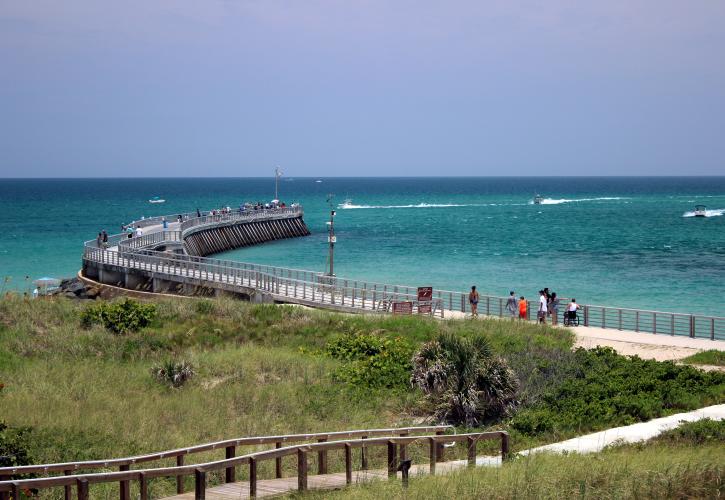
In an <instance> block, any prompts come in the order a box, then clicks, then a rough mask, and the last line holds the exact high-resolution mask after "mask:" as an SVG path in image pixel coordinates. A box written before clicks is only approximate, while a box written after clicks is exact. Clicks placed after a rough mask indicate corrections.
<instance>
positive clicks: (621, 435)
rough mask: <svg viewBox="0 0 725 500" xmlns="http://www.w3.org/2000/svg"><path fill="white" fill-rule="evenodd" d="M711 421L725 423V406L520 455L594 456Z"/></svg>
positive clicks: (646, 423) (711, 407)
mask: <svg viewBox="0 0 725 500" xmlns="http://www.w3.org/2000/svg"><path fill="white" fill-rule="evenodd" d="M705 418H709V419H711V420H725V404H722V405H715V406H708V407H706V408H700V409H699V410H695V411H691V412H687V413H677V414H676V415H670V416H669V417H662V418H655V419H653V420H650V421H649V422H641V423H639V424H633V425H627V426H624V427H615V428H613V429H607V430H606V431H601V432H595V433H594V434H587V435H586V436H580V437H577V438H574V439H569V440H567V441H562V442H560V443H554V444H547V445H544V446H539V447H538V448H532V449H530V450H526V451H522V452H521V453H520V454H521V455H529V454H532V453H540V452H554V453H567V452H568V453H572V452H576V453H594V452H598V451H602V450H603V449H604V448H605V447H606V446H610V445H613V444H617V443H638V442H641V441H647V440H648V439H652V438H653V437H656V436H658V435H659V434H662V433H663V432H665V431H668V430H670V429H674V428H675V427H678V426H679V425H680V422H683V421H684V422H695V421H697V420H702V419H705Z"/></svg>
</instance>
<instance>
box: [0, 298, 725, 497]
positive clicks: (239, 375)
mask: <svg viewBox="0 0 725 500" xmlns="http://www.w3.org/2000/svg"><path fill="white" fill-rule="evenodd" d="M154 304H155V306H156V309H157V313H156V314H155V316H154V318H153V319H152V321H151V324H150V325H149V326H147V327H145V328H142V329H141V330H140V331H138V332H131V333H125V334H113V333H111V332H110V331H108V330H106V329H105V328H104V327H103V326H102V325H97V324H94V325H90V326H88V327H84V326H83V325H82V323H81V313H82V311H83V310H84V308H85V307H87V304H83V303H78V302H74V301H70V300H67V299H63V298H57V299H52V300H23V299H22V298H19V297H14V296H10V297H5V298H3V299H1V300H0V383H1V384H4V386H5V387H4V388H3V390H2V392H0V408H2V410H1V413H0V421H4V422H5V423H6V424H8V425H9V426H11V427H14V428H19V427H24V426H28V427H30V428H31V430H30V432H29V434H28V435H27V443H28V444H27V448H28V450H27V451H28V454H29V457H30V460H31V461H32V462H35V463H47V462H58V461H74V460H86V459H97V458H105V457H120V456H127V455H131V454H138V453H145V452H152V451H159V450H165V449H172V448H176V447H184V446H190V445H192V444H198V443H202V442H209V441H215V440H221V439H226V438H231V437H241V436H254V435H270V434H287V433H298V432H299V433H302V432H322V431H334V430H346V429H355V428H375V427H389V426H402V425H417V424H420V423H421V422H427V420H426V419H425V416H426V415H425V410H426V408H425V406H424V405H423V404H422V400H423V398H422V396H421V394H420V393H419V392H418V391H416V390H413V389H410V388H407V387H395V388H384V387H379V388H376V387H365V388H360V387H355V386H354V385H352V384H349V383H345V382H344V381H341V380H339V378H338V377H336V376H335V374H337V373H339V371H340V368H341V367H342V366H344V363H345V360H342V359H335V358H333V357H332V356H330V355H328V354H326V348H327V346H328V345H329V344H330V343H331V342H334V341H335V340H336V339H339V338H340V337H344V336H349V335H351V334H368V335H379V336H382V337H385V338H399V339H401V341H402V342H404V343H406V344H407V345H409V347H410V348H414V349H417V348H418V347H419V346H420V345H421V344H422V343H423V342H426V341H429V340H431V339H433V338H435V337H436V336H437V335H439V334H440V333H451V334H454V335H458V336H473V335H477V334H481V335H484V336H485V337H486V338H487V339H488V341H489V343H490V344H491V346H492V348H493V349H494V351H495V352H496V353H497V354H498V355H501V356H503V357H505V358H506V359H507V360H508V362H509V364H510V366H511V367H512V368H513V369H514V371H515V373H516V375H517V377H518V378H519V379H520V382H521V392H520V394H519V399H520V401H521V406H522V408H536V407H537V405H542V404H544V403H545V402H546V401H547V398H548V397H550V395H551V394H552V393H554V392H555V391H557V390H560V388H561V386H562V384H563V383H564V382H566V381H567V380H572V379H573V378H575V375H576V373H575V372H576V370H574V371H572V369H573V367H574V368H576V366H577V363H578V358H577V355H576V353H574V352H572V351H571V347H572V344H573V338H572V335H571V334H570V333H569V332H567V331H565V330H558V329H552V328H550V327H547V326H541V325H535V324H528V323H519V322H510V321H501V320H483V319H482V320H478V321H471V320H456V321H445V322H441V321H437V320H431V319H427V318H419V317H392V316H385V317H377V316H363V315H339V314H331V313H327V312H321V311H315V310H308V309H302V308H297V307H290V306H273V305H253V304H248V303H241V302H239V301H235V300H232V299H215V300H180V299H177V300H174V299H169V300H159V301H155V302H154ZM179 361H185V362H188V363H190V364H191V366H193V370H194V377H193V378H191V379H190V380H189V381H188V382H186V384H185V385H184V386H183V387H181V388H174V387H171V386H170V384H162V383H159V382H158V381H157V380H156V379H155V378H154V377H153V376H152V373H151V370H152V368H153V367H154V366H158V365H159V364H162V363H165V362H179ZM653 366H655V367H656V368H657V370H659V371H661V372H662V373H665V374H668V375H667V376H672V377H674V379H675V380H680V377H681V375H679V374H681V373H684V371H686V370H694V369H693V368H691V367H681V370H680V371H677V370H675V371H672V369H671V368H670V366H674V365H673V364H671V363H670V364H666V365H665V364H656V365H653ZM580 368H581V367H580ZM716 377H717V375H713V376H712V377H711V378H708V379H707V380H705V379H703V380H702V381H700V385H702V386H703V387H704V389H703V390H706V391H707V395H703V394H700V393H697V392H695V394H694V396H692V397H691V398H690V399H688V400H687V401H686V404H687V405H690V406H693V407H697V406H702V405H704V404H706V403H708V402H711V401H713V402H722V401H725V379H723V381H720V380H719V379H717V378H716ZM723 377H725V375H724V376H723ZM685 379H686V378H685ZM685 379H683V380H685ZM590 383H591V384H594V385H596V384H597V383H598V381H596V380H592V381H590ZM677 387H679V386H677ZM675 388H676V387H675ZM642 390H645V388H643V389H642ZM600 396H601V397H603V398H604V400H603V401H604V403H603V404H606V403H607V398H611V397H612V395H611V394H604V393H603V394H602V395H600ZM675 410H676V409H675V408H665V409H664V410H663V411H664V412H665V413H667V412H674V411H675ZM509 425H510V422H508V421H504V422H499V423H496V424H495V425H492V426H491V427H492V428H497V429H500V428H507V427H508V426H509ZM604 425H606V421H605V420H601V421H596V422H593V423H592V425H591V426H590V427H593V428H595V427H596V426H600V427H601V426H604ZM463 430H464V429H459V432H460V431H463ZM580 431H581V429H577V428H571V427H569V428H563V429H558V430H556V431H555V432H554V431H546V432H543V433H539V434H535V435H524V434H521V433H517V432H516V431H514V432H512V437H513V445H514V450H516V449H521V448H523V447H528V446H531V445H536V444H543V443H546V442H551V441H555V440H558V439H560V438H561V437H568V436H569V435H573V434H576V433H577V432H580ZM0 444H1V443H0ZM0 448H1V447H0ZM0 451H1V450H0ZM248 451H251V450H250V449H249V448H247V449H243V450H242V449H240V450H239V451H238V452H239V453H243V452H248ZM454 451H455V450H454ZM454 451H452V452H451V453H453V452H454ZM381 453H384V452H381ZM220 456H221V455H220V453H219V452H215V453H211V452H210V453H208V454H200V455H198V456H196V457H195V458H194V460H193V461H197V460H198V461H204V460H208V459H211V458H216V459H218V458H219V457H220ZM381 457H382V455H381ZM381 457H378V458H381ZM189 462H191V460H189ZM166 465H172V464H171V463H170V462H166ZM270 466H271V464H267V463H264V464H262V468H261V470H260V477H269V476H268V475H267V474H268V473H269V472H270V471H268V470H267V467H270ZM311 466H312V465H311ZM286 467H287V468H288V470H290V471H292V470H293V469H294V465H293V464H292V463H291V462H290V463H289V464H286ZM516 467H521V465H517V464H512V468H516ZM552 467H554V465H552ZM505 469H508V467H507V468H505ZM240 477H244V473H241V474H240ZM217 479H218V478H217ZM214 480H215V478H211V479H210V481H211V482H213V481H214ZM513 480H514V479H513V477H511V478H509V479H507V481H513ZM190 486H191V484H189V487H190ZM151 487H152V490H151V494H152V496H160V495H163V494H166V493H172V492H173V484H172V483H171V481H164V480H154V481H153V482H152V486H151ZM114 488H115V486H111V485H109V486H108V487H104V486H94V487H93V488H92V494H93V496H94V497H95V496H98V497H106V496H113V495H115V493H114ZM411 491H412V490H411ZM441 491H442V490H441ZM56 493H57V492H55V493H53V494H52V495H55V494H56ZM52 495H51V496H52Z"/></svg>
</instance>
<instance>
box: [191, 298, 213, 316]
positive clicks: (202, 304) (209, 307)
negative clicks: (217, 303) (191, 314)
mask: <svg viewBox="0 0 725 500" xmlns="http://www.w3.org/2000/svg"><path fill="white" fill-rule="evenodd" d="M195 309H196V312H197V314H211V313H213V312H214V303H213V302H212V301H211V300H200V301H198V302H197V303H196V305H195Z"/></svg>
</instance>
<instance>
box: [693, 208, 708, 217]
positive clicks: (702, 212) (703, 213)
mask: <svg viewBox="0 0 725 500" xmlns="http://www.w3.org/2000/svg"><path fill="white" fill-rule="evenodd" d="M694 215H695V217H707V208H706V207H705V205H697V206H695V212H694Z"/></svg>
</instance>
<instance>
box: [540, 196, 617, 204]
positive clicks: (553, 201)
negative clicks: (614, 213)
mask: <svg viewBox="0 0 725 500" xmlns="http://www.w3.org/2000/svg"><path fill="white" fill-rule="evenodd" d="M626 199H628V198H622V197H620V196H604V197H601V198H573V199H567V198H561V199H554V198H544V199H543V200H541V203H540V204H541V205H561V204H562V203H578V202H580V201H615V200H626ZM533 204H534V202H533V201H530V202H529V205H533Z"/></svg>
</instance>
